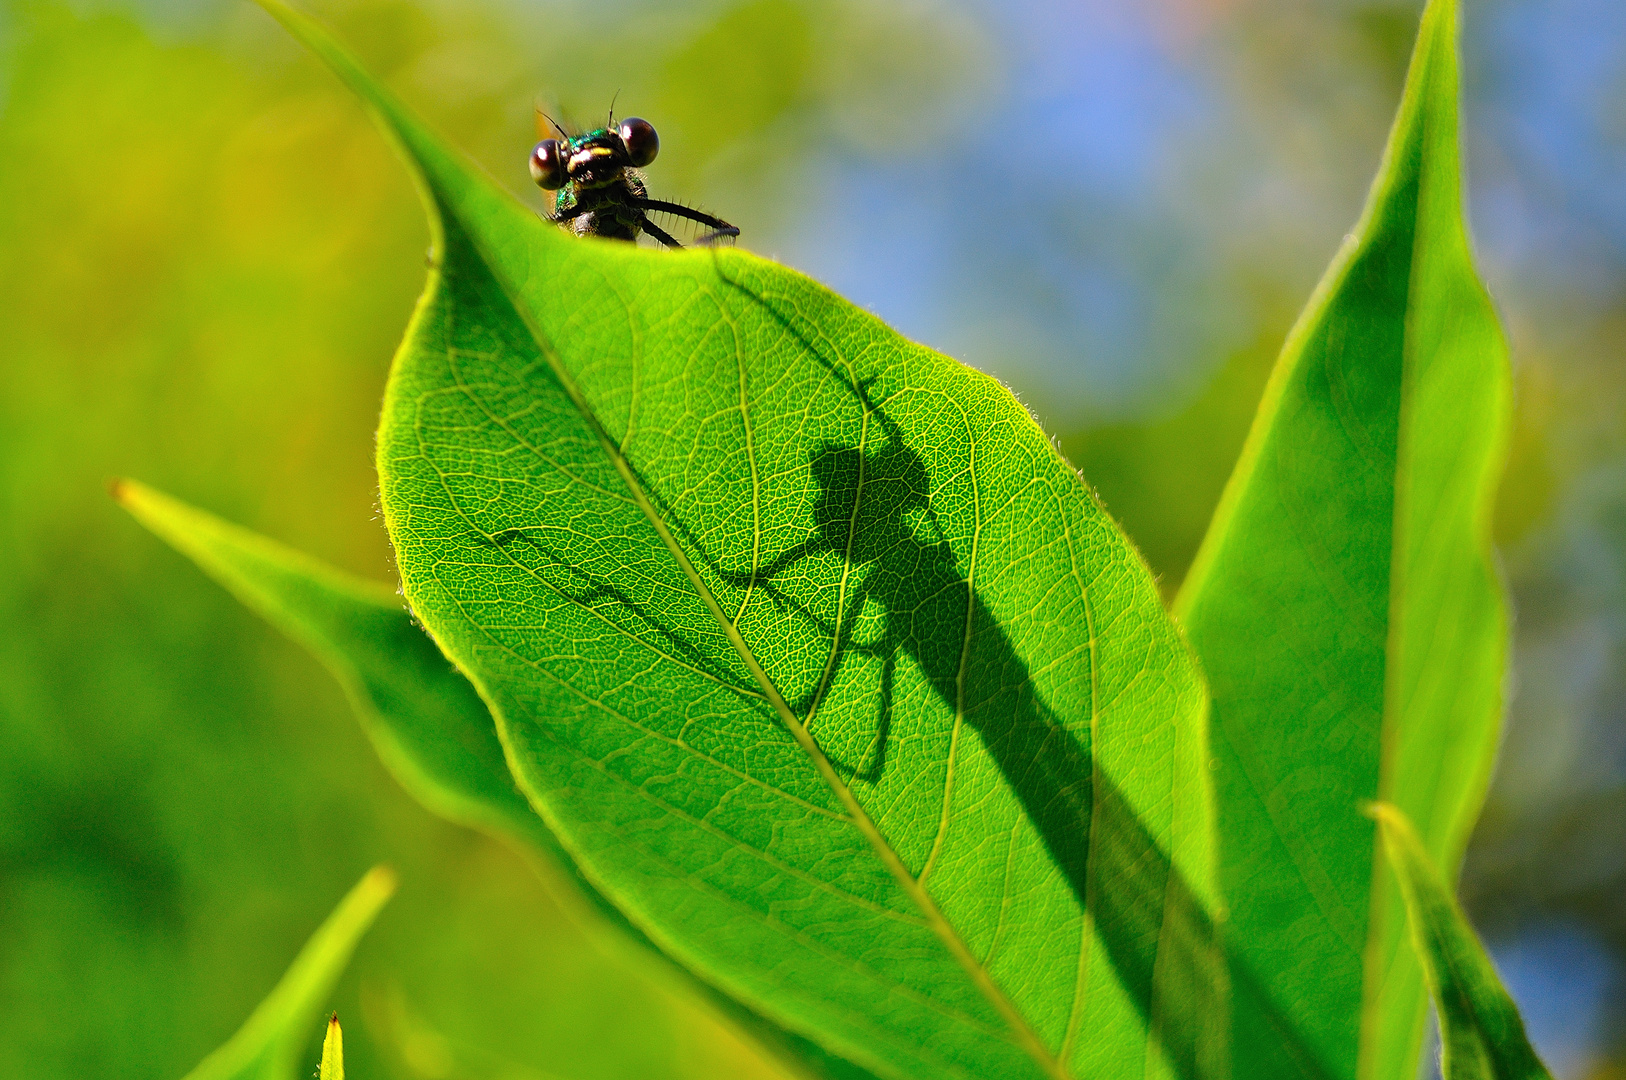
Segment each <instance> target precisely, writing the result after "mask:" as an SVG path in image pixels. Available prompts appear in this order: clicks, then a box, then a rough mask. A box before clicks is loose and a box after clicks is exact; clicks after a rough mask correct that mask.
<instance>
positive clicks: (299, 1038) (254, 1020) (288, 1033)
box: [186, 866, 395, 1080]
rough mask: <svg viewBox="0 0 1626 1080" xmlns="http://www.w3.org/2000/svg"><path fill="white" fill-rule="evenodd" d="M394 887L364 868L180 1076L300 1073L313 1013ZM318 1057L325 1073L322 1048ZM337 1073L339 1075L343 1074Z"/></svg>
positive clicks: (213, 1079)
mask: <svg viewBox="0 0 1626 1080" xmlns="http://www.w3.org/2000/svg"><path fill="white" fill-rule="evenodd" d="M394 891H395V872H394V871H392V870H390V869H389V868H388V867H385V866H375V867H373V869H371V870H369V871H368V872H367V873H366V875H365V876H363V877H362V879H361V881H359V882H358V883H357V884H356V887H355V888H353V889H351V890H350V893H349V895H347V896H346V897H345V898H344V899H343V900H341V901H340V902H339V906H338V907H337V908H335V909H334V911H333V914H332V915H329V916H328V919H327V921H326V922H324V923H323V924H322V925H321V927H320V928H319V929H318V930H317V931H316V933H315V934H314V935H312V936H311V939H310V941H309V942H307V943H306V945H305V947H304V948H303V949H301V950H300V952H299V955H298V956H297V957H296V958H295V959H294V962H293V965H292V966H291V967H289V968H288V973H287V974H286V975H284V976H283V977H282V981H281V982H279V983H278V984H277V986H276V989H274V990H272V991H271V993H270V995H269V996H267V997H266V999H265V1000H264V1001H263V1002H261V1003H260V1007H259V1008H257V1009H255V1010H254V1013H253V1015H251V1016H250V1017H249V1018H248V1020H247V1022H245V1023H244V1024H243V1026H242V1028H240V1029H239V1030H238V1032H237V1034H235V1035H233V1036H232V1037H231V1039H230V1040H229V1041H227V1043H226V1044H225V1045H224V1046H222V1047H221V1048H220V1049H219V1050H216V1051H215V1052H214V1053H212V1054H210V1055H209V1056H208V1057H206V1058H204V1059H203V1062H202V1064H200V1065H199V1066H198V1067H197V1068H196V1069H193V1070H192V1071H191V1072H190V1073H188V1074H187V1075H186V1080H295V1078H296V1077H298V1076H299V1075H300V1074H301V1072H302V1070H301V1069H300V1068H299V1064H298V1058H299V1052H300V1050H302V1049H303V1048H304V1046H305V1045H306V1040H307V1038H308V1037H309V1034H310V1024H311V1022H312V1021H313V1020H314V1019H315V1018H316V1017H315V1014H316V1013H318V1012H319V1011H320V1006H321V1005H322V1002H323V999H324V998H326V997H327V995H328V994H329V993H331V992H332V990H333V984H334V983H335V982H337V981H338V978H339V976H340V975H341V974H342V973H343V972H344V968H345V965H346V964H348V963H349V962H350V954H351V953H353V952H354V951H355V948H356V943H357V942H358V941H360V940H361V935H362V934H364V933H366V931H367V928H368V927H369V926H371V925H372V922H373V919H374V917H376V916H377V915H378V909H379V908H381V907H383V906H384V902H385V901H386V900H388V899H389V898H390V894H391V893H393V892H394ZM335 1027H336V1025H335ZM323 1058H324V1072H323V1076H324V1077H325V1076H326V1075H327V1074H326V1072H325V1065H326V1050H325V1049H324V1051H323ZM339 1075H340V1077H341V1078H342V1076H343V1073H342V1072H341V1073H340V1074H339Z"/></svg>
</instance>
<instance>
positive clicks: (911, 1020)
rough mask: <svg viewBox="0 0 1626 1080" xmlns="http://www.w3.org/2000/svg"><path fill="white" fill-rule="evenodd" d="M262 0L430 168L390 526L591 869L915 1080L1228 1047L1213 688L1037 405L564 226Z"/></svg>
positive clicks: (781, 293)
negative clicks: (423, 268)
mask: <svg viewBox="0 0 1626 1080" xmlns="http://www.w3.org/2000/svg"><path fill="white" fill-rule="evenodd" d="M267 7H268V8H269V9H270V10H271V11H272V12H273V14H275V15H276V16H277V17H278V18H279V19H281V20H282V21H283V22H284V23H285V24H286V25H288V26H289V27H290V29H292V30H293V32H294V33H295V34H296V35H297V36H299V37H300V38H301V39H302V40H303V41H305V42H306V43H307V45H309V46H310V47H311V48H312V49H313V50H314V51H315V52H317V53H318V54H319V55H321V56H322V58H323V59H324V60H326V61H327V62H328V63H329V64H330V66H332V67H333V68H334V69H335V70H336V71H337V72H338V73H339V74H340V75H341V76H342V77H343V78H344V79H345V80H346V81H347V82H348V83H349V84H350V85H351V87H352V88H353V89H355V90H356V91H357V92H358V93H359V94H360V95H361V96H362V97H363V99H364V100H366V101H367V102H368V103H369V104H370V105H371V106H372V107H373V109H374V110H375V111H376V112H378V113H379V114H380V116H381V118H382V119H383V122H384V124H385V127H386V130H388V131H389V132H391V134H392V135H393V137H394V138H395V139H396V140H397V141H398V142H399V143H400V144H401V145H402V147H403V148H404V150H405V152H406V154H407V156H408V158H409V160H410V161H411V162H413V163H414V165H415V167H416V170H417V171H418V172H419V174H420V177H421V179H422V181H423V185H424V190H425V194H426V200H427V202H428V204H429V207H430V210H431V219H432V222H433V228H434V230H435V247H434V255H433V262H434V267H435V271H434V273H433V274H432V275H431V280H430V283H429V287H428V291H427V292H426V294H425V296H424V298H423V300H422V301H421V303H420V305H419V309H418V312H417V314H416V315H415V316H414V319H413V323H412V326H411V328H410V330H409V333H408V337H407V340H406V342H405V343H404V345H403V346H402V349H401V351H400V353H399V354H398V356H397V358H396V363H395V366H394V368H393V371H392V375H391V379H390V385H389V389H388V391H387V394H386V401H385V407H384V412H383V419H382V423H381V428H380V433H379V475H380V481H381V491H382V497H383V505H384V511H385V518H386V523H387V525H388V526H389V528H390V532H391V536H392V538H393V539H394V541H395V544H396V552H397V560H398V564H399V566H400V568H401V573H402V578H403V584H404V587H405V591H406V595H407V597H408V598H409V600H410V601H411V603H412V607H413V610H414V611H415V612H416V613H417V615H418V617H419V618H420V619H421V620H422V621H423V623H424V625H425V626H426V627H427V628H428V629H429V630H430V631H431V632H432V633H433V634H434V635H435V637H436V638H437V640H438V641H439V642H440V644H441V646H442V647H443V648H444V649H445V650H446V652H447V653H448V654H449V655H450V656H451V657H452V658H453V659H454V660H455V661H456V662H457V664H458V665H459V667H460V668H461V669H462V670H463V671H464V672H465V673H466V674H468V675H469V677H470V678H471V679H472V680H473V681H474V683H475V684H476V685H477V686H478V687H479V689H480V692H481V695H482V697H483V698H485V700H487V701H488V702H490V703H491V704H492V706H493V709H494V711H495V712H496V714H497V719H498V728H499V733H500V735H501V736H502V738H503V741H504V744H505V746H506V747H507V748H508V751H509V760H510V762H511V763H512V765H513V766H514V768H515V770H516V772H517V774H518V776H519V778H520V781H521V783H522V784H523V786H524V787H525V789H526V792H527V794H528V795H529V796H530V799H531V802H532V804H533V805H534V806H535V807H537V808H538V810H539V811H540V812H541V814H542V815H543V817H544V818H545V819H546V821H547V823H548V825H549V826H550V827H551V828H552V830H553V831H554V833H555V835H556V836H558V837H559V839H560V841H561V842H562V843H563V844H564V846H565V847H566V848H567V849H568V850H569V851H570V853H571V854H572V855H573V856H574V858H575V859H576V860H577V862H578V864H579V865H580V867H581V870H582V872H583V874H584V875H585V876H586V877H587V878H588V879H589V880H591V881H592V882H593V883H594V884H595V885H596V886H597V887H598V888H599V889H600V890H601V891H602V892H603V893H605V894H606V895H607V896H609V897H611V898H612V899H613V900H614V902H615V903H616V904H617V905H618V906H619V907H620V908H621V909H622V910H623V911H624V912H625V913H626V915H627V917H628V918H629V920H630V921H631V922H633V923H634V924H635V925H636V926H638V927H639V928H640V929H642V930H643V931H644V932H645V933H647V934H648V935H649V936H650V937H651V938H652V939H653V940H655V941H656V942H657V943H658V944H659V945H660V946H661V947H662V948H663V949H664V950H665V951H666V952H667V953H669V954H670V955H672V956H674V957H676V958H677V959H679V960H680V961H681V962H682V963H684V964H685V965H686V966H688V967H689V968H690V969H691V970H694V971H696V972H697V973H700V974H701V975H702V977H704V978H705V979H706V980H707V981H709V982H711V983H713V984H714V985H717V986H718V987H720V988H721V989H723V990H724V991H725V992H727V993H728V994H730V995H731V996H732V997H734V998H735V999H737V1000H739V1001H741V1002H744V1003H746V1004H747V1005H749V1006H750V1007H751V1008H752V1009H753V1010H755V1011H758V1012H760V1013H761V1014H762V1015H764V1016H766V1017H770V1018H772V1019H773V1020H774V1021H775V1022H777V1023H779V1024H781V1025H783V1026H784V1027H785V1028H786V1029H788V1030H790V1031H792V1032H796V1033H800V1034H803V1035H806V1036H808V1037H809V1038H811V1039H813V1040H815V1041H816V1042H818V1043H820V1044H821V1045H823V1046H826V1047H828V1048H830V1049H832V1050H833V1051H835V1052H836V1053H838V1054H840V1055H842V1056H844V1057H846V1058H848V1059H850V1060H853V1061H855V1062H857V1063H859V1064H861V1065H862V1066H864V1067H865V1068H868V1069H871V1070H873V1071H874V1072H876V1073H878V1074H881V1075H886V1076H899V1077H902V1076H931V1077H934V1078H936V1077H945V1076H984V1077H1021V1076H1045V1075H1048V1076H1053V1077H1058V1076H1067V1075H1075V1074H1078V1075H1084V1074H1099V1073H1101V1072H1103V1071H1114V1072H1116V1071H1124V1072H1129V1071H1133V1072H1137V1073H1140V1072H1149V1073H1152V1074H1154V1075H1164V1074H1169V1073H1178V1074H1183V1075H1187V1076H1197V1075H1213V1074H1214V1070H1215V1069H1216V1068H1218V1067H1220V1066H1219V1064H1218V1063H1219V1062H1221V1061H1222V1059H1223V1056H1224V1055H1223V1053H1222V1052H1221V1050H1220V1049H1218V1048H1217V1044H1216V1043H1215V1042H1214V1037H1215V1036H1217V1037H1219V1038H1221V1039H1223V1037H1224V1033H1225V1024H1224V1022H1223V1016H1224V1009H1225V992H1226V987H1225V971H1224V966H1223V964H1222V963H1220V962H1219V960H1218V954H1217V951H1216V946H1215V944H1214V942H1213V932H1212V928H1211V926H1210V923H1209V921H1208V917H1207V914H1206V910H1207V905H1208V903H1209V901H1210V899H1211V896H1212V889H1211V882H1210V876H1211V871H1210V867H1209V862H1210V851H1211V832H1210V822H1209V798H1208V792H1207V771H1208V770H1207V752H1206V748H1205V747H1204V745H1203V701H1204V696H1203V692H1202V686H1201V683H1200V680H1199V678H1198V675H1197V673H1196V671H1195V668H1194V665H1193V663H1192V661H1191V659H1190V657H1189V656H1188V654H1187V652H1186V650H1185V648H1184V646H1183V644H1182V642H1181V641H1180V638H1179V635H1178V633H1177V632H1176V630H1175V628H1174V626H1173V624H1172V623H1171V621H1170V620H1169V618H1168V617H1167V615H1166V613H1165V612H1164V611H1163V609H1162V607H1161V605H1160V603H1159V601H1158V594H1157V590H1156V588H1155V586H1154V584H1153V582H1152V579H1151V576H1150V574H1149V573H1148V571H1147V570H1146V568H1145V566H1144V564H1143V563H1142V562H1141V560H1140V559H1139V557H1138V556H1137V555H1136V553H1135V552H1134V550H1133V548H1132V547H1131V546H1130V545H1129V544H1128V542H1127V541H1126V539H1125V538H1124V537H1123V535H1122V534H1121V533H1120V532H1119V531H1118V530H1117V529H1116V528H1115V527H1114V526H1113V524H1112V523H1111V521H1110V520H1109V519H1108V518H1107V516H1106V515H1105V513H1104V512H1103V511H1102V510H1101V509H1100V507H1099V506H1098V505H1097V504H1096V503H1095V501H1094V500H1093V498H1092V497H1091V496H1090V493H1089V491H1088V489H1087V488H1086V487H1085V486H1084V484H1083V483H1082V482H1081V481H1080V480H1079V478H1078V477H1077V476H1076V475H1075V474H1074V472H1073V471H1072V470H1071V469H1070V468H1069V467H1068V466H1067V464H1066V463H1065V462H1064V461H1063V460H1062V459H1061V458H1060V457H1059V456H1058V455H1057V454H1056V452H1055V450H1054V449H1053V447H1052V446H1051V445H1050V442H1049V440H1048V439H1047V438H1046V437H1045V436H1044V434H1043V432H1042V431H1040V430H1039V428H1038V427H1037V425H1036V424H1035V423H1034V422H1033V420H1032V419H1031V418H1030V417H1029V416H1028V415H1027V414H1026V412H1024V411H1023V410H1022V409H1021V407H1020V406H1019V405H1017V403H1016V402H1015V401H1014V400H1013V399H1012V398H1011V397H1010V395H1009V394H1008V393H1006V392H1005V391H1004V390H1003V389H1002V388H1000V387H999V386H998V385H996V384H995V383H993V382H992V381H991V380H989V379H987V378H985V377H983V376H981V375H978V374H976V373H974V372H972V371H969V370H968V369H965V368H963V367H961V366H960V365H958V364H956V363H954V362H953V361H950V360H948V359H947V358H945V357H942V356H939V355H937V354H935V353H932V352H930V351H929V350H926V349H924V348H921V347H919V346H917V345H914V344H912V343H909V342H907V341H905V340H903V339H902V338H900V337H899V336H897V335H896V334H895V333H893V332H892V331H890V330H888V329H887V328H886V327H884V326H882V325H881V324H880V323H879V322H877V321H876V320H874V319H873V318H872V317H870V316H868V315H867V314H865V313H864V312H862V311H860V310H858V309H856V308H854V307H852V306H851V305H849V304H847V303H845V302H843V301H841V300H840V299H839V298H837V297H835V296H833V295H831V294H829V293H828V292H826V291H825V290H823V289H821V288H819V287H818V286H817V285H815V284H813V283H812V282H810V281H808V280H807V279H806V278H804V277H802V276H800V275H798V274H796V273H794V272H792V271H790V270H788V269H785V268H784V267H781V266H778V265H776V264H773V263H771V262H766V261H764V260H761V259H757V258H754V257H751V256H748V255H745V254H742V253H738V252H733V251H698V252H681V253H673V254H666V253H658V252H652V251H647V250H644V251H640V250H638V249H636V248H634V247H632V246H630V245H624V244H623V245H616V244H609V243H601V242H596V241H579V240H575V239H572V238H569V237H566V236H564V235H563V234H561V233H560V232H559V231H558V230H557V229H555V228H554V227H553V226H551V225H550V224H548V223H546V222H544V221H542V220H541V219H540V218H539V217H538V216H537V215H536V214H535V213H534V212H532V211H530V210H527V209H526V208H524V207H523V206H521V205H520V204H518V203H517V202H515V201H513V200H512V199H511V198H510V197H509V196H507V195H506V194H504V193H503V192H501V191H500V190H498V189H497V188H495V187H494V185H493V184H492V183H491V182H490V181H489V180H487V179H486V178H484V177H483V176H482V175H480V174H479V173H478V172H477V171H475V170H474V169H472V168H471V167H470V166H468V165H467V164H466V163H465V162H464V161H463V159H462V158H460V157H458V156H457V155H455V154H453V153H451V152H450V151H448V150H447V149H446V148H445V147H444V146H443V145H442V144H441V143H440V142H439V141H438V140H437V139H436V138H435V137H433V136H432V135H430V134H429V133H428V132H427V131H426V130H425V129H424V128H423V127H422V126H421V125H420V124H419V122H418V121H416V120H415V119H413V118H412V117H411V116H410V115H409V114H408V113H407V112H406V111H405V110H404V109H403V108H402V107H401V106H400V105H398V104H397V103H396V102H395V101H394V100H393V99H392V98H391V97H390V96H389V95H388V94H387V93H385V92H384V91H383V90H381V89H380V88H379V87H378V86H377V85H376V84H374V83H373V82H372V81H371V79H370V78H369V77H368V76H367V75H366V74H365V73H363V72H362V71H361V70H360V69H359V68H358V67H357V66H356V65H355V63H354V62H353V61H352V60H351V59H350V58H349V57H348V56H347V55H346V54H345V53H344V52H343V51H342V50H341V49H340V48H339V47H338V46H337V45H336V44H334V43H333V41H332V40H331V39H330V38H328V37H327V36H326V34H325V33H324V32H323V31H321V30H320V29H319V28H317V27H315V26H314V25H313V24H311V23H310V22H309V21H308V20H306V19H305V18H303V17H302V16H299V15H297V14H295V13H293V12H291V11H289V10H287V9H286V8H284V7H282V6H281V5H278V4H274V3H268V4H267ZM1086 908H1087V910H1086Z"/></svg>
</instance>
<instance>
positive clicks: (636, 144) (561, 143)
mask: <svg viewBox="0 0 1626 1080" xmlns="http://www.w3.org/2000/svg"><path fill="white" fill-rule="evenodd" d="M549 122H550V123H552V121H551V120H550V121H549ZM553 126H554V127H555V128H557V129H558V131H559V135H560V138H557V139H543V140H542V141H541V142H539V143H537V144H536V147H535V148H534V149H532V151H531V179H533V180H535V181H536V185H537V187H540V188H541V189H542V190H544V191H556V192H558V194H557V195H555V196H554V201H553V213H552V214H551V215H549V217H550V218H551V219H552V220H553V221H556V222H558V223H559V224H560V225H566V226H568V227H569V228H570V229H571V231H573V232H574V233H576V235H577V236H606V237H610V238H613V239H617V240H634V241H636V240H637V239H638V234H639V233H640V232H646V233H648V234H649V235H650V236H652V237H654V238H655V239H656V240H659V241H660V242H661V243H663V244H665V245H666V246H667V247H669V248H678V247H682V246H683V245H682V244H680V243H678V241H677V240H676V239H675V238H674V237H673V236H672V234H671V233H669V232H667V231H666V230H665V229H662V228H661V227H660V226H658V225H656V224H655V223H654V222H652V221H650V220H649V214H650V212H651V211H654V212H660V213H666V214H671V215H672V216H673V217H679V218H685V219H687V220H689V221H694V222H698V223H699V224H701V225H704V226H706V227H707V228H709V229H710V230H711V231H710V232H708V233H706V234H705V235H704V236H702V237H700V238H699V239H698V240H696V241H695V243H697V244H702V245H703V244H710V243H713V242H715V241H717V240H720V239H722V238H723V237H733V236H738V235H740V230H739V229H737V228H735V227H734V226H733V225H730V224H729V223H728V222H726V221H724V220H723V219H722V218H719V217H713V216H712V215H710V214H706V213H702V212H701V211H699V210H694V209H691V208H690V207H687V206H684V205H683V204H681V203H674V202H666V201H665V200H663V199H651V198H650V197H649V190H648V188H647V187H646V186H645V185H644V176H643V173H641V172H639V170H640V169H642V168H643V167H644V166H646V165H648V164H649V163H650V162H652V161H654V160H655V155H656V154H658V153H660V149H661V140H660V136H658V135H656V134H655V128H654V127H653V126H652V125H651V124H650V123H649V121H647V120H640V119H639V118H638V117H636V116H629V117H627V118H626V119H625V120H623V121H621V123H619V124H617V123H616V122H615V115H614V112H613V111H612V112H611V115H610V123H609V126H608V127H602V128H598V129H596V130H594V131H589V132H586V133H584V134H581V135H570V134H568V133H566V131H565V130H564V129H563V128H560V127H559V125H558V124H554V125H553Z"/></svg>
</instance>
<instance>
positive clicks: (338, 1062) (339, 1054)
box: [316, 1013, 344, 1080]
mask: <svg viewBox="0 0 1626 1080" xmlns="http://www.w3.org/2000/svg"><path fill="white" fill-rule="evenodd" d="M316 1080H344V1032H343V1031H342V1030H340V1028H339V1014H338V1013H334V1014H333V1015H332V1016H330V1017H328V1021H327V1035H326V1036H324V1037H323V1039H322V1064H321V1066H320V1067H319V1068H318V1069H317V1072H316Z"/></svg>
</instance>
